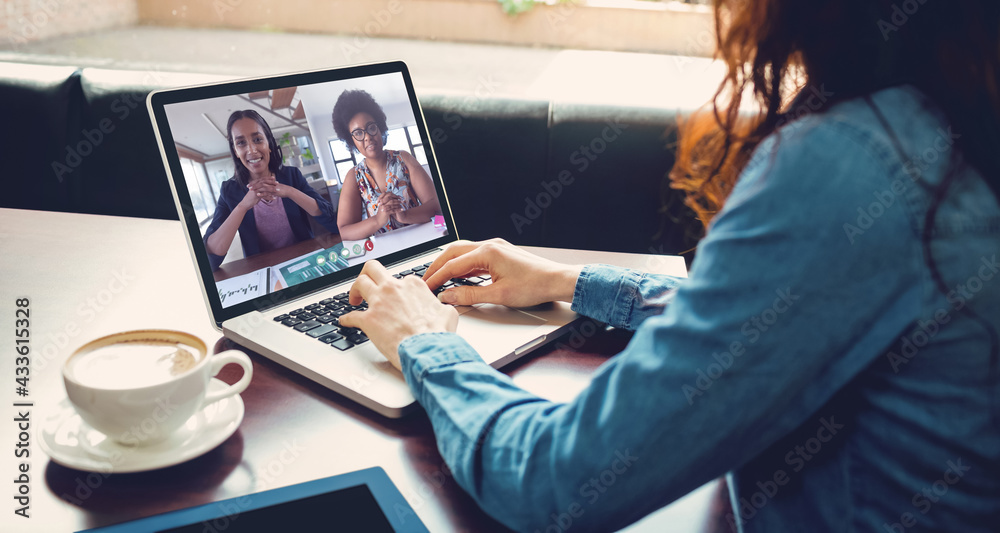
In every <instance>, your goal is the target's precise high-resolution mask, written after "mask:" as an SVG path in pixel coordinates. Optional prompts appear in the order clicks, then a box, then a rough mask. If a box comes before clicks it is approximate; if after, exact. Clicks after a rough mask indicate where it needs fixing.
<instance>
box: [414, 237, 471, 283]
mask: <svg viewBox="0 0 1000 533" xmlns="http://www.w3.org/2000/svg"><path fill="white" fill-rule="evenodd" d="M483 244H484V243H482V242H472V241H455V242H453V243H452V244H450V245H449V246H448V247H447V248H445V249H444V251H443V252H441V255H439V256H437V259H435V260H434V262H432V263H431V266H429V267H427V271H426V272H424V275H423V278H424V281H427V280H429V279H430V278H431V276H433V275H434V273H435V272H437V271H438V270H440V268H441V267H442V266H444V264H445V263H447V262H448V261H451V260H452V259H454V258H456V257H458V256H460V255H463V254H467V253H469V252H471V251H472V250H475V249H477V248H479V247H480V246H482V245H483ZM449 279H450V278H449Z"/></svg>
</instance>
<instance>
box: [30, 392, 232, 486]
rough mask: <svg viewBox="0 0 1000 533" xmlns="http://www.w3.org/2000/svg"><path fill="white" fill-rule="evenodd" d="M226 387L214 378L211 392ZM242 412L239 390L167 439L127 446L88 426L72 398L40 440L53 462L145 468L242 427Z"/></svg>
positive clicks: (187, 454)
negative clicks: (71, 401) (75, 407)
mask: <svg viewBox="0 0 1000 533" xmlns="http://www.w3.org/2000/svg"><path fill="white" fill-rule="evenodd" d="M225 387H228V385H227V384H226V383H224V382H222V381H219V380H218V379H215V378H212V381H211V382H210V383H209V384H208V390H209V391H213V390H221V389H223V388H225ZM243 412H244V408H243V399H242V398H240V395H239V394H235V395H233V396H230V397H228V398H223V399H221V400H219V401H217V402H215V403H212V404H209V405H206V406H205V407H204V408H203V409H202V410H201V411H199V412H197V413H195V414H194V415H192V416H191V418H189V419H188V421H187V422H186V423H185V424H184V425H183V426H182V427H181V428H180V429H178V430H177V431H176V432H174V434H173V435H171V436H170V437H168V438H167V439H166V440H164V441H161V442H157V443H155V444H149V445H146V446H124V445H121V444H118V443H117V442H114V441H112V440H111V439H109V438H107V437H106V436H105V435H104V434H103V433H101V432H99V431H97V430H96V429H93V428H92V427H90V426H88V425H87V424H86V423H85V422H84V421H83V420H82V419H81V418H80V415H78V414H77V413H76V410H74V409H73V406H72V404H70V403H69V399H68V398H67V399H64V400H63V401H61V402H59V405H58V406H57V412H56V413H54V414H53V415H52V416H50V417H48V418H47V419H46V420H45V421H44V422H43V423H42V426H41V428H40V429H39V431H38V437H39V439H38V442H39V443H40V444H41V447H42V451H44V452H45V453H47V454H48V455H49V457H51V458H52V460H53V461H55V462H56V463H58V464H61V465H63V466H66V467H69V468H75V469H77V470H86V471H90V472H102V473H108V474H122V473H128V472H144V471H147V470H156V469H157V468H164V467H167V466H173V465H176V464H180V463H183V462H184V461H188V460H190V459H194V458H195V457H198V456H199V455H202V454H203V453H206V452H208V451H209V450H211V449H212V448H215V447H216V446H218V445H219V444H222V442H223V441H225V440H226V439H228V438H229V437H230V436H231V435H232V434H233V433H235V432H236V429H237V428H239V427H240V422H242V421H243Z"/></svg>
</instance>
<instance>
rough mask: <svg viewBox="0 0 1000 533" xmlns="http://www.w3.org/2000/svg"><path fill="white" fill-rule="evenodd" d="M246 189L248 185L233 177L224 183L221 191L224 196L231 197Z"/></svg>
mask: <svg viewBox="0 0 1000 533" xmlns="http://www.w3.org/2000/svg"><path fill="white" fill-rule="evenodd" d="M245 188H246V185H243V184H241V183H240V181H239V179H238V178H237V177H236V176H232V177H230V178H229V179H227V180H226V181H223V182H222V186H221V191H222V196H226V195H231V194H233V193H235V192H236V191H242V190H244V189H245Z"/></svg>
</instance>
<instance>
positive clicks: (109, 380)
mask: <svg viewBox="0 0 1000 533" xmlns="http://www.w3.org/2000/svg"><path fill="white" fill-rule="evenodd" d="M200 360H201V354H200V351H198V350H197V349H195V348H192V347H190V346H186V345H184V344H179V343H169V342H156V341H149V342H145V343H140V342H127V343H119V344H112V345H110V346H105V347H103V348H98V349H96V350H94V351H92V352H88V353H81V354H77V355H76V356H75V357H74V358H73V360H72V361H71V362H70V365H69V368H68V370H69V373H70V375H71V376H72V377H73V379H75V380H76V381H78V382H80V383H81V384H83V385H87V386H90V387H97V388H102V389H133V388H138V387H148V386H150V385H157V384H159V383H166V382H167V381H170V380H172V379H174V378H176V377H177V376H180V375H182V374H185V373H187V372H188V371H190V370H191V369H192V368H194V367H195V366H196V365H197V364H198V362H199V361H200Z"/></svg>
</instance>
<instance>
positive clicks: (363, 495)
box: [81, 467, 428, 533]
mask: <svg viewBox="0 0 1000 533" xmlns="http://www.w3.org/2000/svg"><path fill="white" fill-rule="evenodd" d="M139 531H142V532H156V533H205V532H222V531H225V532H226V533H251V532H252V533H257V532H265V531H267V532H272V531H338V532H340V531H343V532H353V531H358V532H362V531H363V532H366V533H381V532H386V533H404V532H405V533H411V532H412V533H417V532H420V533H428V531H427V528H426V527H424V525H423V523H422V522H421V521H420V519H419V518H417V514H416V513H415V512H414V511H413V508H412V507H410V505H409V504H408V503H406V500H405V499H404V498H403V495H402V494H400V493H399V491H398V490H397V489H396V487H395V485H393V484H392V481H391V480H390V479H389V476H387V475H386V473H385V471H384V470H382V469H381V468H378V467H375V468H368V469H365V470H358V471H357V472H350V473H347V474H341V475H339V476H333V477H328V478H324V479H317V480H315V481H309V482H306V483H300V484H298V485H291V486H289V487H282V488H279V489H272V490H268V491H264V492H258V493H255V494H248V495H246V496H240V497H238V498H230V499H228V500H222V501H218V502H213V503H207V504H205V505H200V506H198V507H191V508H188V509H179V510H177V511H171V512H169V513H163V514H158V515H154V516H150V517H146V518H141V519H139V520H133V521H131V522H124V523H121V524H116V525H113V526H106V527H100V528H95V529H88V530H86V532H87V533H123V532H139ZM81 533H83V532H81Z"/></svg>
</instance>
